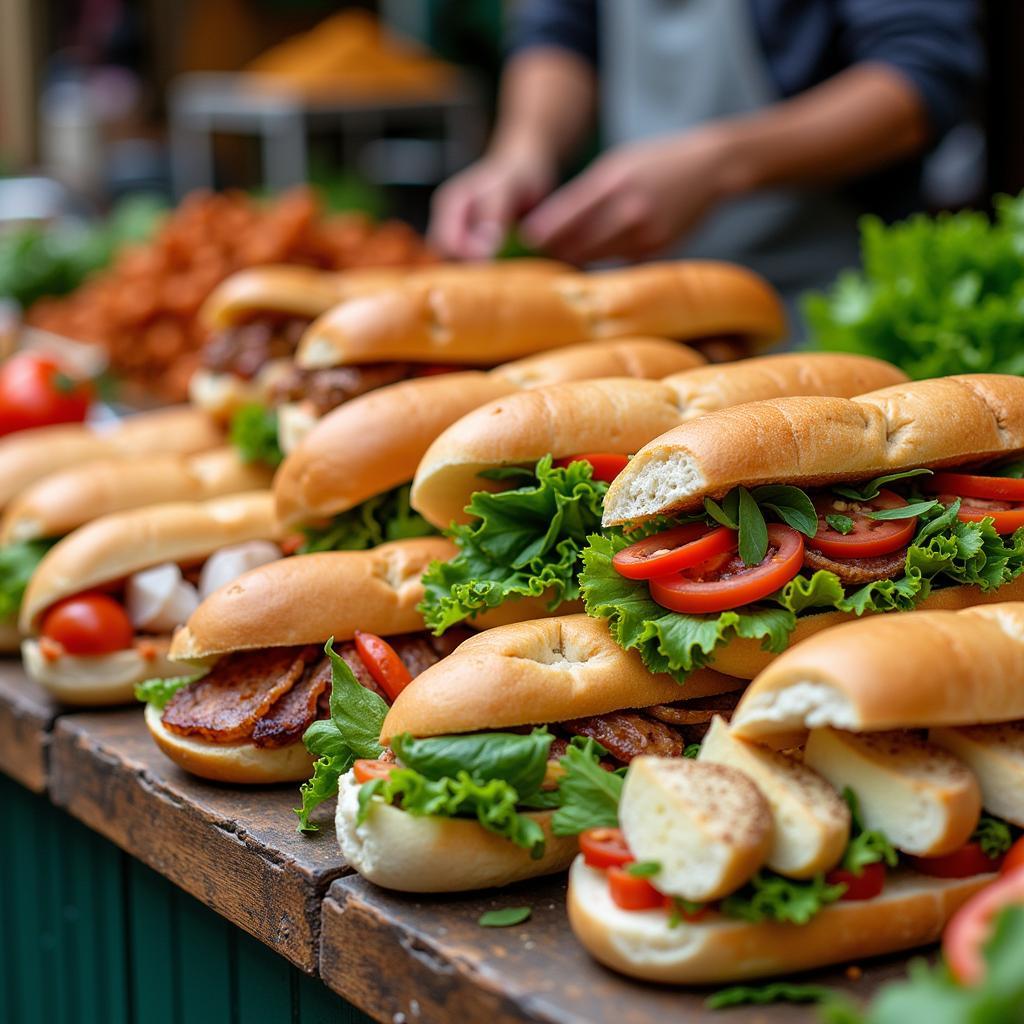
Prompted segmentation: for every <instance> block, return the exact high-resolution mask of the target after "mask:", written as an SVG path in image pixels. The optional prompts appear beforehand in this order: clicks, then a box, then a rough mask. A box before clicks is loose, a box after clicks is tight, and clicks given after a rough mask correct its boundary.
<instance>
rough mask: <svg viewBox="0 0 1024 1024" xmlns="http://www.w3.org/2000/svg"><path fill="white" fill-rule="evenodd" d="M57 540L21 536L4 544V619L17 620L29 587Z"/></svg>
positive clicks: (0, 566)
mask: <svg viewBox="0 0 1024 1024" xmlns="http://www.w3.org/2000/svg"><path fill="white" fill-rule="evenodd" d="M55 543H56V541H55V540H20V541H14V542H13V543H11V544H5V545H4V546H3V547H0V622H15V621H17V618H18V612H19V611H20V610H21V601H22V598H23V597H24V596H25V588H26V587H27V586H28V581H29V580H30V579H31V578H32V574H33V573H34V572H35V571H36V566H37V565H39V563H40V562H41V561H42V560H43V556H44V555H45V554H46V552H47V551H49V550H50V548H52V547H53V545H54V544H55Z"/></svg>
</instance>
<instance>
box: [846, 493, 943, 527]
mask: <svg viewBox="0 0 1024 1024" xmlns="http://www.w3.org/2000/svg"><path fill="white" fill-rule="evenodd" d="M938 507H939V503H938V501H937V500H936V499H935V498H932V499H930V500H928V501H910V502H908V503H907V504H906V505H901V506H900V507H899V508H879V509H875V510H874V511H871V512H862V513H861V515H863V516H866V517H867V518H868V519H877V520H879V521H882V522H884V521H885V520H888V519H913V518H915V517H916V516H923V515H924V514H925V513H926V512H931V511H932V509H936V508H938Z"/></svg>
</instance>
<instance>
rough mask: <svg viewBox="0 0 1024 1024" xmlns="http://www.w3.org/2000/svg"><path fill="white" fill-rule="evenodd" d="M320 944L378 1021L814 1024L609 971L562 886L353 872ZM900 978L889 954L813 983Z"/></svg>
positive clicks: (799, 1011) (863, 995) (330, 968)
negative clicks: (456, 882)
mask: <svg viewBox="0 0 1024 1024" xmlns="http://www.w3.org/2000/svg"><path fill="white" fill-rule="evenodd" d="M527 905H528V906H530V907H531V908H532V910H533V913H532V915H531V916H530V919H529V921H527V922H525V923H524V924H521V925H516V926H514V927H511V928H483V927H481V926H480V924H479V923H478V921H479V918H480V915H481V914H482V913H484V911H487V910H495V909H499V908H501V907H516V906H527ZM320 939H321V941H320V975H321V977H322V978H323V980H324V981H325V982H326V983H327V985H328V986H329V987H330V988H332V989H333V990H334V991H335V992H337V993H338V994H339V995H342V996H344V997H345V998H346V999H348V1000H349V1001H350V1002H353V1003H355V1004H356V1005H357V1006H358V1007H359V1008H360V1009H362V1010H364V1011H365V1012H366V1013H368V1014H370V1015H371V1016H373V1017H375V1018H376V1019H377V1020H380V1021H389V1022H395V1024H414V1022H415V1024H451V1022H453V1021H460V1022H461V1021H474V1022H476V1021H482V1022H486V1024H525V1022H529V1024H662V1022H665V1021H687V1022H693V1024H711V1022H712V1021H713V1022H715V1024H762V1022H763V1024H791V1022H807V1024H811V1022H812V1021H816V1020H817V1014H816V1009H815V1008H814V1007H812V1006H797V1005H793V1004H785V1003H783V1004H777V1005H774V1006H764V1007H760V1006H752V1007H742V1008H737V1009H734V1010H730V1011H729V1012H728V1013H727V1014H725V1015H723V1014H722V1013H721V1012H717V1011H712V1010H708V1009H706V1008H705V1006H704V999H705V997H706V995H707V993H706V992H693V991H685V990H682V989H672V988H665V987H659V986H656V985H645V984H640V983H639V982H633V981H630V980H628V979H627V978H624V977H621V976H619V975H617V974H614V973H613V972H611V971H608V970H605V969H604V968H603V967H601V966H600V965H598V964H597V963H595V962H594V961H593V960H591V959H590V957H589V956H587V954H586V953H585V952H584V951H583V948H582V947H581V946H580V945H579V943H577V942H576V940H575V938H574V937H573V935H572V932H571V931H570V929H569V924H568V921H567V920H566V916H565V881H564V879H544V880H541V881H537V882H531V883H523V884H521V885H517V886H514V887H512V888H511V889H508V890H504V891H502V892H500V893H495V894H491V895H480V894H470V895H466V896H448V897H422V896H402V895H399V894H396V893H388V892H385V891H384V890H382V889H378V888H376V887H375V886H373V885H371V884H370V883H369V882H367V881H365V880H364V879H362V878H360V877H359V876H358V875H350V876H349V877H347V878H342V879H339V880H338V881H336V882H335V883H334V884H333V885H332V886H331V888H330V892H329V893H328V896H327V899H326V900H325V901H324V904H323V924H322V926H321V931H320ZM905 971H906V960H905V958H902V957H891V958H887V959H885V960H882V961H879V962H876V963H874V964H872V965H871V966H870V967H869V968H868V969H866V970H865V971H864V973H863V976H862V977H861V978H860V979H859V980H857V981H851V980H850V979H849V978H848V977H847V976H846V974H845V972H844V970H842V969H840V970H833V971H825V972H822V971H819V972H816V973H815V974H814V975H813V976H809V978H808V980H810V981H813V982H815V983H820V984H824V985H829V986H833V987H835V988H839V989H842V990H844V991H845V992H847V993H848V994H849V995H851V996H853V997H854V998H856V999H859V1000H860V999H867V998H868V997H869V996H870V995H871V993H872V992H873V991H874V990H875V989H876V988H877V987H878V986H879V984H881V983H882V982H883V981H888V980H891V979H893V978H895V977H901V976H903V975H904V973H905ZM798 980H799V979H798ZM908 1024H910V1022H908Z"/></svg>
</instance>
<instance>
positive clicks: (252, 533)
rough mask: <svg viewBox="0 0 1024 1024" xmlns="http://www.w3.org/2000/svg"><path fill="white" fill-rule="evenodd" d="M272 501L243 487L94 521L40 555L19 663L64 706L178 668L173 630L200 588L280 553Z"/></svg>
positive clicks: (121, 695) (101, 699)
mask: <svg viewBox="0 0 1024 1024" xmlns="http://www.w3.org/2000/svg"><path fill="white" fill-rule="evenodd" d="M277 535H278V527H277V521H276V519H275V517H274V499H273V497H272V495H271V494H270V493H269V492H268V491H250V492H247V493H245V494H236V495H231V496H229V497H223V498H214V499H212V500H210V501H200V502H184V501H175V502H168V503H166V504H163V505H150V506H147V507H145V508H138V509H133V510H131V511H128V512H115V513H112V514H111V515H106V516H102V517H101V518H99V519H94V520H93V521H92V522H91V523H87V524H86V525H85V526H82V527H79V529H77V530H75V531H73V532H72V533H69V534H68V535H67V536H66V537H64V538H63V539H62V540H60V541H58V542H57V543H56V544H55V545H54V546H53V547H52V548H51V549H50V550H49V551H48V552H47V553H46V555H45V556H44V557H43V559H42V561H41V562H40V563H39V565H38V567H37V568H36V570H35V572H34V573H33V575H32V578H31V580H30V581H29V584H28V587H27V588H26V590H25V596H24V598H23V600H22V602H21V614H20V617H19V620H18V628H19V629H20V630H21V632H22V633H23V634H24V635H25V636H26V639H25V640H23V641H22V645H21V654H22V660H23V662H24V665H25V671H26V672H27V673H28V675H29V676H30V677H31V678H33V679H35V680H36V681H37V682H38V683H40V684H41V685H43V686H44V687H46V688H47V689H48V690H50V692H51V693H53V694H54V695H55V696H56V697H57V698H58V699H59V700H61V701H63V702H65V703H67V704H77V705H107V704H118V703H123V702H125V701H130V700H131V699H132V696H133V692H134V687H135V684H136V683H139V682H142V681H143V680H146V679H149V678H151V677H160V676H170V675H177V674H178V669H177V668H176V666H175V665H174V664H173V663H172V662H171V661H169V659H168V655H167V652H168V648H169V647H170V643H171V634H172V632H173V631H174V630H175V629H176V628H177V627H178V626H180V625H182V624H183V623H184V622H185V620H186V619H187V618H188V617H189V615H190V614H191V613H192V611H193V610H194V609H195V608H196V607H197V606H198V605H199V602H200V600H201V599H202V598H203V597H204V596H206V595H207V594H210V593H213V591H215V590H217V589H219V588H220V587H221V586H223V585H224V584H226V583H229V582H230V581H231V580H233V579H234V578H235V577H237V576H239V575H241V574H242V573H243V572H245V571H247V570H248V569H250V568H253V567H254V566H257V565H262V564H264V563H265V562H269V561H273V560H275V559H278V558H280V557H281V549H280V548H279V547H278V545H277V544H276V543H275V540H276V538H277Z"/></svg>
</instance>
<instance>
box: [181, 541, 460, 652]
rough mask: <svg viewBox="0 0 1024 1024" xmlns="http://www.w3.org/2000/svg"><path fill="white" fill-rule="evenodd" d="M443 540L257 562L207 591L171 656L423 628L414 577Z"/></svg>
mask: <svg viewBox="0 0 1024 1024" xmlns="http://www.w3.org/2000/svg"><path fill="white" fill-rule="evenodd" d="M454 550H455V549H454V547H453V545H452V544H451V543H450V542H449V541H446V540H444V539H443V538H442V537H418V538H415V539H412V540H399V541H394V542H392V543H390V544H382V545H381V546H380V547H377V548H373V549H371V550H370V551H324V552H320V553H318V554H313V555H296V556H295V557H293V558H285V559H281V560H280V561H277V562H270V563H269V564H267V565H261V566H259V567H258V568H256V569H251V570H250V571H249V572H247V573H245V574H244V575H242V576H240V577H239V578H238V579H236V580H234V581H233V582H232V583H229V584H228V585H227V586H225V587H221V588H220V590H218V591H216V592H214V593H213V594H211V595H210V596H209V597H208V598H207V599H206V600H205V601H203V603H202V604H201V605H200V606H199V607H198V608H197V609H196V610H195V611H194V612H193V613H192V616H191V617H190V618H189V620H188V622H187V623H186V624H185V625H184V626H183V627H182V628H181V629H179V630H178V632H177V633H176V634H175V636H174V644H173V646H172V647H171V657H172V658H174V659H175V660H176V661H203V660H204V659H211V658H215V657H217V656H219V655H221V654H226V653H228V652H230V651H247V650H254V649H259V648H263V647H288V646H292V645H296V644H322V643H323V642H324V641H325V640H327V638H328V637H330V636H333V637H334V638H335V640H338V641H341V640H351V639H352V636H353V635H354V633H355V631H356V630H357V629H364V630H367V631H368V632H371V633H378V634H381V635H383V636H388V635H393V634H395V633H410V632H412V631H413V630H418V629H423V618H422V617H421V616H420V614H419V612H417V611H416V605H417V604H419V602H420V601H421V600H422V598H423V586H422V583H421V582H420V578H421V576H422V575H423V572H424V570H425V569H426V567H427V565H428V564H429V563H430V562H431V561H433V560H434V559H445V558H450V557H451V555H452V554H453V553H454Z"/></svg>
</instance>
